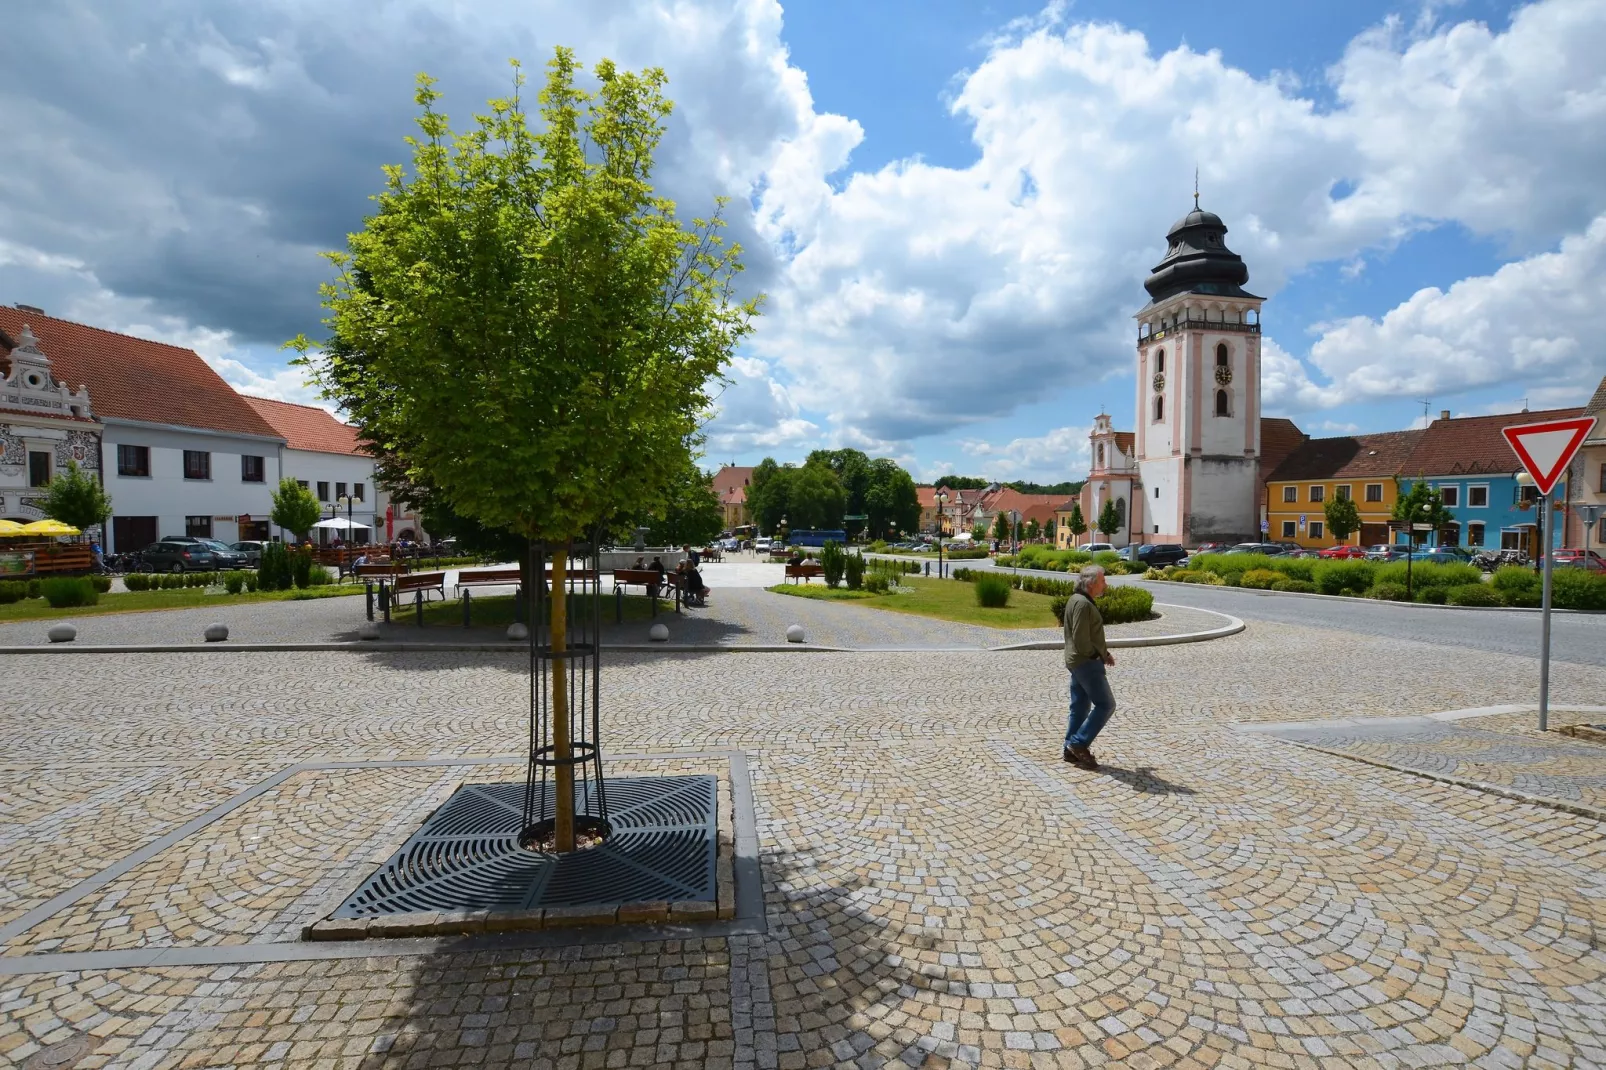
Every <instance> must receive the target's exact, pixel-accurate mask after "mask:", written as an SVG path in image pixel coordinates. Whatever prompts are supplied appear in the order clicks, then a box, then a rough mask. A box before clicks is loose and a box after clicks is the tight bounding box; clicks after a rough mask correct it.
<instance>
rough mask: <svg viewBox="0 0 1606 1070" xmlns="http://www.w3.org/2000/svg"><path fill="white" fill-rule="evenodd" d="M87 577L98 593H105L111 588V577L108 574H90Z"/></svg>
mask: <svg viewBox="0 0 1606 1070" xmlns="http://www.w3.org/2000/svg"><path fill="white" fill-rule="evenodd" d="M88 579H89V582H90V584H91V585H92V586H93V587H94V588H95V591H96V592H97V593H99V594H105V593H106V592H107V591H110V590H111V589H112V578H111V577H110V576H90V577H88Z"/></svg>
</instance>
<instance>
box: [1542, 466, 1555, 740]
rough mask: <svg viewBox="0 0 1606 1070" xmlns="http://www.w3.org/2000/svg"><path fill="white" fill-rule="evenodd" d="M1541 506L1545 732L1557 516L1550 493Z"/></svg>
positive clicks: (1543, 717) (1547, 709)
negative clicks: (1551, 590) (1554, 530)
mask: <svg viewBox="0 0 1606 1070" xmlns="http://www.w3.org/2000/svg"><path fill="white" fill-rule="evenodd" d="M1539 508H1540V509H1541V510H1543V513H1542V515H1541V517H1540V519H1541V520H1542V521H1543V524H1542V526H1541V530H1540V536H1539V537H1540V539H1541V542H1540V544H1539V552H1540V553H1541V554H1544V555H1545V556H1544V561H1545V563H1544V569H1543V572H1544V589H1543V594H1542V596H1541V600H1540V606H1541V609H1540V624H1539V731H1541V732H1544V731H1547V730H1548V729H1549V728H1550V566H1551V561H1550V559H1551V558H1552V557H1554V556H1555V554H1554V553H1552V551H1551V547H1550V544H1551V542H1553V541H1554V536H1553V535H1552V534H1551V528H1553V527H1555V526H1556V516H1555V514H1554V513H1552V512H1551V511H1550V495H1548V494H1541V495H1540V496H1539Z"/></svg>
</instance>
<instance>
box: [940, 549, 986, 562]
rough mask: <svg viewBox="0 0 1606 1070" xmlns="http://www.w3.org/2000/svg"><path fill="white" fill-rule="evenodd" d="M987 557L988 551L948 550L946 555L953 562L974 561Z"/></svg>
mask: <svg viewBox="0 0 1606 1070" xmlns="http://www.w3.org/2000/svg"><path fill="white" fill-rule="evenodd" d="M987 555H988V551H986V550H947V551H945V553H944V556H946V557H947V558H948V559H949V560H951V561H974V560H977V559H979V558H983V557H986V556H987Z"/></svg>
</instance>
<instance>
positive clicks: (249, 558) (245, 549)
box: [229, 542, 264, 568]
mask: <svg viewBox="0 0 1606 1070" xmlns="http://www.w3.org/2000/svg"><path fill="white" fill-rule="evenodd" d="M263 545H264V544H263V543H260V542H237V543H232V544H231V545H230V546H229V549H231V550H233V551H234V552H235V553H237V554H243V555H244V557H245V567H246V568H256V567H258V566H259V565H261V564H262V547H263Z"/></svg>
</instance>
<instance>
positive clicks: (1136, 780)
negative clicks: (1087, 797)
mask: <svg viewBox="0 0 1606 1070" xmlns="http://www.w3.org/2000/svg"><path fill="white" fill-rule="evenodd" d="M1099 772H1100V773H1103V774H1104V775H1105V776H1108V777H1110V778H1111V779H1114V780H1119V781H1120V782H1121V783H1123V784H1125V785H1126V786H1127V787H1129V788H1131V789H1132V790H1133V791H1135V792H1138V793H1140V794H1143V795H1193V794H1195V792H1194V790H1193V789H1192V788H1190V787H1188V786H1187V785H1186V784H1173V783H1171V782H1170V781H1169V780H1167V779H1165V778H1164V777H1162V776H1161V775H1160V774H1158V773H1156V772H1155V771H1154V766H1152V765H1140V766H1138V767H1137V768H1135V769H1123V768H1121V767H1120V766H1119V765H1111V764H1109V763H1108V762H1101V763H1099Z"/></svg>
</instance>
